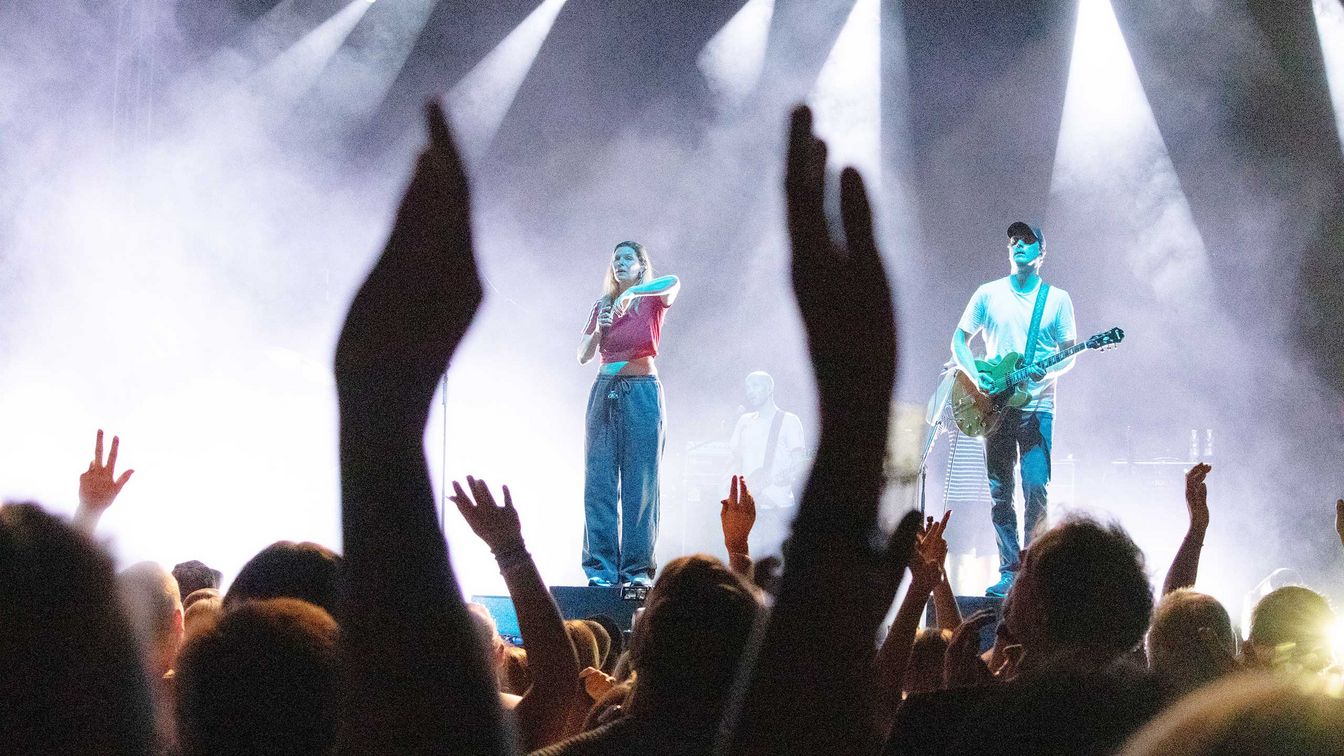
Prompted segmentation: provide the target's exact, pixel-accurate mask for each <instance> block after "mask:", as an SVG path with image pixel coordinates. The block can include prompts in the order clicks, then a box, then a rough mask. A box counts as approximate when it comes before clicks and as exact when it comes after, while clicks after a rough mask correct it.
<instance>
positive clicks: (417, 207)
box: [336, 103, 481, 426]
mask: <svg viewBox="0 0 1344 756" xmlns="http://www.w3.org/2000/svg"><path fill="white" fill-rule="evenodd" d="M426 115H427V118H428V122H429V134H430V145H429V147H428V148H427V149H426V150H425V151H424V152H423V153H422V154H421V155H420V159H419V161H418V162H417V163H416V168H415V175H414V176H413V177H412V178H411V183H410V186H409V187H408V188H407V190H406V195H405V196H404V197H403V199H402V202H401V207H400V209H399V210H398V211H397V217H396V222H395V224H394V226H393V229H392V235H391V237H390V238H389V239H388V242H387V246H386V247H385V248H384V249H383V254H382V256H381V257H380V258H379V259H378V262H377V263H376V264H375V265H374V267H373V270H372V271H371V272H370V273H369V277H368V279H367V280H366V281H365V282H364V285H363V286H362V287H361V288H360V290H359V293H358V294H356V295H355V299H354V302H353V303H352V304H351V306H350V311H349V314H348V315H347V316H346V320H345V326H344V327H343V328H342V330H341V336H340V340H339V342H338V343H337V346H336V385H337V389H338V391H340V392H341V393H342V394H350V393H351V392H357V394H356V395H355V396H353V397H352V400H353V401H352V402H351V403H352V404H357V405H359V406H360V407H362V408H363V409H364V410H365V415H366V416H367V417H369V418H371V420H372V421H374V422H377V423H381V424H390V423H404V424H407V425H412V426H414V425H416V424H417V423H418V424H419V425H421V426H422V425H423V423H424V420H425V418H426V417H427V416H428V411H429V404H430V400H431V398H432V396H433V394H434V391H435V389H436V388H437V386H438V379H439V375H440V373H442V372H443V370H444V368H445V367H446V365H447V363H448V360H449V358H451V357H452V354H453V352H454V351H455V350H456V349H457V345H458V344H459V343H460V342H461V340H462V337H463V335H464V334H465V333H466V331H467V328H468V326H470V325H471V321H472V319H473V318H474V317H475V315H476V310H477V308H478V307H479V305H480V303H481V283H480V278H479V274H478V272H477V268H476V258H475V255H474V253H473V250H472V240H471V207H470V204H471V203H470V193H469V191H468V188H467V179H466V175H465V174H464V173H463V169H462V162H461V159H460V158H459V157H458V153H457V150H456V148H455V147H454V146H453V140H452V137H451V135H450V134H449V131H448V125H447V122H446V121H445V119H444V115H443V110H442V109H441V108H440V107H439V105H438V104H437V103H435V104H431V105H430V106H429V107H428V109H427V114H426ZM350 409H354V407H352V408H350Z"/></svg>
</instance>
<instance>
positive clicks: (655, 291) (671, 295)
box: [613, 276, 681, 313]
mask: <svg viewBox="0 0 1344 756" xmlns="http://www.w3.org/2000/svg"><path fill="white" fill-rule="evenodd" d="M680 293H681V279H679V278H677V277H676V276H658V277H657V278H655V279H653V280H652V281H649V282H647V283H642V284H638V285H636V286H631V287H630V288H628V289H626V290H625V291H624V292H622V293H621V296H619V297H617V298H616V301H615V302H614V303H613V305H614V306H615V309H616V312H618V313H621V312H625V308H626V307H628V306H629V305H630V301H631V300H633V299H635V298H637V297H660V298H662V300H663V304H665V305H667V306H669V307H670V306H671V305H672V302H673V301H674V300H675V299H676V298H677V294H680Z"/></svg>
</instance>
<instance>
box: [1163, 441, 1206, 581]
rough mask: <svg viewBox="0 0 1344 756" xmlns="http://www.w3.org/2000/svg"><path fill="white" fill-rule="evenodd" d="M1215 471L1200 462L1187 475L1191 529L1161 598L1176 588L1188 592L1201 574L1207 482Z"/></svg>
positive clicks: (1187, 498) (1168, 572)
mask: <svg viewBox="0 0 1344 756" xmlns="http://www.w3.org/2000/svg"><path fill="white" fill-rule="evenodd" d="M1212 469H1213V467H1211V466H1210V465H1208V464H1206V463H1204V462H1200V463H1199V464H1197V465H1195V466H1194V467H1192V468H1190V471H1189V472H1187V473H1186V474H1185V506H1186V509H1187V510H1188V511H1189V512H1190V526H1189V528H1187V530H1186V531H1185V538H1184V539H1182V540H1181V545H1180V548H1178V549H1176V557H1175V558H1174V559H1172V560H1171V569H1169V570H1167V580H1166V582H1165V583H1164V584H1163V585H1162V595H1163V596H1165V595H1167V594H1168V593H1171V592H1172V591H1174V590H1176V589H1177V588H1189V587H1190V586H1192V585H1194V584H1195V578H1196V577H1197V576H1198V574H1199V555H1200V552H1201V551H1202V550H1203V549H1204V533H1205V532H1206V531H1207V530H1208V529H1209V487H1208V486H1207V485H1205V483H1204V478H1205V476H1207V475H1208V474H1209V471H1210V470H1212Z"/></svg>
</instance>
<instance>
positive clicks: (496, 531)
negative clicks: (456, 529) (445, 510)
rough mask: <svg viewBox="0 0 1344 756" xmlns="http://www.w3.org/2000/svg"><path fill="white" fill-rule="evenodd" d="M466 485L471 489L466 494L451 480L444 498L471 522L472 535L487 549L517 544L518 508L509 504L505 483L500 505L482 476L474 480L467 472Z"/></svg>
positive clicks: (519, 537) (504, 548)
mask: <svg viewBox="0 0 1344 756" xmlns="http://www.w3.org/2000/svg"><path fill="white" fill-rule="evenodd" d="M467 488H470V489H471V494H470V495H468V494H467V492H466V491H464V490H462V484H461V483H458V482H457V481H453V493H454V495H453V496H449V497H448V500H449V501H451V502H453V503H454V504H456V505H457V511H458V512H461V513H462V519H464V520H466V521H467V524H468V525H470V526H471V531H472V532H473V533H475V534H476V537H477V538H480V539H481V540H482V541H485V545H486V546H489V547H490V551H492V552H494V553H496V554H499V553H500V552H502V551H507V550H509V549H512V548H516V547H519V546H521V545H522V543H523V526H522V524H521V523H520V522H519V521H518V510H516V509H514V508H513V496H512V495H510V494H509V487H508V486H504V487H503V490H504V506H502V507H501V506H499V505H497V504H495V497H494V495H493V494H491V493H490V487H489V486H487V485H486V483H485V481H484V480H477V479H476V478H473V477H471V476H470V475H468V476H467ZM473 496H474V497H475V500H474V501H473V500H472V497H473Z"/></svg>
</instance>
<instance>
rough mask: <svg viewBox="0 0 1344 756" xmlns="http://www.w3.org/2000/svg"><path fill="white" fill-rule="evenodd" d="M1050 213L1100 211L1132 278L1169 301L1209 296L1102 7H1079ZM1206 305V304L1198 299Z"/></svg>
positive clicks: (1176, 189) (1204, 268)
mask: <svg viewBox="0 0 1344 756" xmlns="http://www.w3.org/2000/svg"><path fill="white" fill-rule="evenodd" d="M1050 193H1051V204H1052V206H1053V207H1059V206H1061V205H1062V206H1069V207H1089V208H1099V209H1101V210H1103V211H1104V212H1105V213H1106V214H1107V217H1105V218H1100V219H1098V222H1101V223H1105V224H1108V225H1109V226H1111V227H1113V228H1114V232H1115V233H1116V234H1117V235H1118V236H1119V237H1123V238H1132V239H1133V240H1134V242H1133V243H1132V244H1130V245H1129V246H1128V263H1129V265H1130V268H1131V269H1132V270H1133V272H1134V274H1135V276H1136V278H1138V279H1139V280H1143V281H1147V282H1149V283H1150V285H1151V286H1152V288H1153V290H1154V292H1155V293H1156V294H1157V295H1158V296H1160V297H1162V298H1164V299H1170V300H1171V301H1184V302H1192V301H1201V300H1195V299H1192V297H1191V296H1190V295H1192V294H1200V293H1207V292H1208V291H1209V290H1210V283H1209V271H1208V260H1207V253H1206V250H1205V247H1204V242H1203V240H1202V239H1201V237H1200V235H1199V230H1198V228H1197V227H1196V226H1195V222H1194V217H1193V215H1192V214H1191V212H1190V205H1189V202H1188V201H1187V199H1186V197H1185V194H1184V192H1182V190H1181V186H1180V181H1179V179H1178V178H1177V175H1176V170H1175V168H1174V166H1173V165H1172V162H1171V156H1170V154H1169V153H1168V151H1167V147H1166V144H1165V143H1164V142H1163V140H1162V134H1161V132H1160V131H1159V129H1158V126H1157V120H1156V118H1155V117H1154V116H1153V110H1152V108H1151V107H1150V106H1149V104H1148V98H1147V96H1146V95H1145V93H1144V91H1143V84H1142V83H1141V82H1140V80H1139V75H1138V71H1137V70H1136V69H1135V68H1134V62H1133V60H1132V59H1131V58H1130V55H1129V48H1128V47H1127V46H1126V44H1125V38H1124V35H1123V34H1122V33H1121V31H1120V25H1119V23H1118V22H1117V21H1116V18H1115V12H1114V11H1113V10H1112V8H1111V4H1110V3H1109V2H1108V1H1107V0H1082V2H1081V3H1080V4H1079V7H1078V22H1077V27H1076V32H1075V35H1074V41H1073V57H1072V60H1071V62H1070V66H1069V80H1068V87H1067V89H1066V90H1065V96H1064V112H1063V116H1062V117H1061V119H1060V129H1059V140H1058V143H1057V146H1056V150H1055V165H1054V173H1053V175H1052V177H1051V187H1050ZM1204 301H1206V300H1204Z"/></svg>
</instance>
